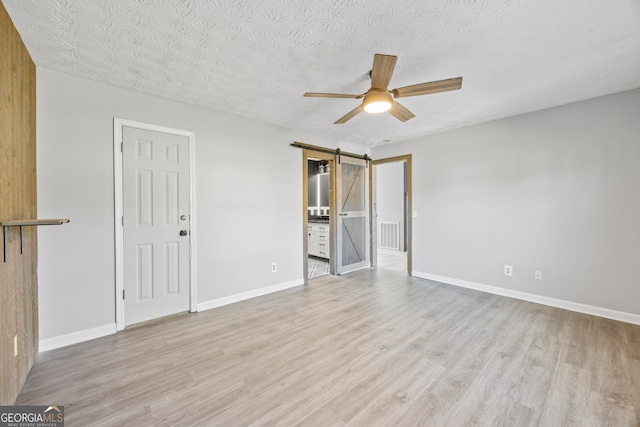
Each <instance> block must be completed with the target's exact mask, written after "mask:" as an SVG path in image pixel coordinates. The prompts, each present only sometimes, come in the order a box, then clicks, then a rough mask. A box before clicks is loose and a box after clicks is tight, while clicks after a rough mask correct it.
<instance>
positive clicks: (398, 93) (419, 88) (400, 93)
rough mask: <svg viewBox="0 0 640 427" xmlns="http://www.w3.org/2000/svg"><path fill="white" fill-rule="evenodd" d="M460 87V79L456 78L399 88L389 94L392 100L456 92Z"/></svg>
mask: <svg viewBox="0 0 640 427" xmlns="http://www.w3.org/2000/svg"><path fill="white" fill-rule="evenodd" d="M461 87H462V77H456V78H455V79H446V80H438V81H435V82H429V83H420V84H417V85H411V86H404V87H399V88H397V89H393V90H392V91H391V92H393V97H394V98H402V97H405V96H418V95H428V94H430V93H438V92H447V91H450V90H458V89H460V88H461Z"/></svg>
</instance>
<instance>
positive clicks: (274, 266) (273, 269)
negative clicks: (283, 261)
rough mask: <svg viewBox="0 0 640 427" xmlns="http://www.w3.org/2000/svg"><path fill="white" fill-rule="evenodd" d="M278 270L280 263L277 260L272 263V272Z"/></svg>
mask: <svg viewBox="0 0 640 427" xmlns="http://www.w3.org/2000/svg"><path fill="white" fill-rule="evenodd" d="M276 271H278V263H277V262H272V263H271V272H272V273H275V272H276Z"/></svg>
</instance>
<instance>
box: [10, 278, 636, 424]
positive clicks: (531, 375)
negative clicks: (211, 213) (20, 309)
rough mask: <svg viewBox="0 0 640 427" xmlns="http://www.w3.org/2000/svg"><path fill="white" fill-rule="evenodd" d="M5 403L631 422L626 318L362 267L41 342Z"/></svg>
mask: <svg viewBox="0 0 640 427" xmlns="http://www.w3.org/2000/svg"><path fill="white" fill-rule="evenodd" d="M16 404H19V405H30V404H38V405H49V404H58V405H65V415H66V421H67V424H66V425H67V426H94V425H101V426H102V425H104V426H152V425H157V426H190V425H194V426H246V425H253V426H265V425H278V426H296V425H300V426H343V425H347V426H414V425H420V426H454V427H455V426H474V425H475V426H571V425H576V426H599V427H600V426H616V427H618V426H638V425H639V423H640V326H634V325H630V324H625V323H621V322H616V321H612V320H607V319H602V318H598V317H593V316H588V315H584V314H578V313H573V312H570V311H564V310H560V309H555V308H551V307H546V306H542V305H537V304H532V303H528V302H523V301H519V300H515V299H509V298H505V297H500V296H495V295H490V294H484V293H480V292H476V291H472V290H468V289H462V288H457V287H453V286H449V285H443V284H438V283H435V282H430V281H427V280H422V279H416V278H411V277H407V276H406V275H405V274H402V273H399V272H396V271H393V270H389V269H382V268H379V269H366V270H361V271H358V272H355V273H351V274H348V275H345V276H342V277H335V276H323V277H320V278H317V279H314V280H312V281H310V283H309V285H307V286H300V287H297V288H293V289H289V290H286V291H282V292H278V293H275V294H270V295H266V296H263V297H259V298H254V299H251V300H248V301H244V302H240V303H236V304H232V305H228V306H225V307H220V308H216V309H213V310H209V311H205V312H201V313H197V314H185V315H180V316H175V317H172V318H168V319H164V320H162V321H158V322H155V323H152V324H148V325H145V326H141V327H136V328H132V329H130V330H126V331H123V332H120V333H118V334H116V335H112V336H108V337H104V338H100V339H97V340H93V341H90V342H86V343H82V344H78V345H74V346H70V347H66V348H63V349H58V350H53V351H49V352H47V353H43V354H41V355H40V357H39V360H38V361H37V363H36V364H35V366H34V368H33V370H32V372H31V374H30V375H29V377H28V379H27V382H26V384H25V386H24V389H23V390H22V392H21V394H20V395H19V397H18V399H17V402H16Z"/></svg>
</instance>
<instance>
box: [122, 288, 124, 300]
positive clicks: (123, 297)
mask: <svg viewBox="0 0 640 427" xmlns="http://www.w3.org/2000/svg"><path fill="white" fill-rule="evenodd" d="M122 299H124V289H123V290H122Z"/></svg>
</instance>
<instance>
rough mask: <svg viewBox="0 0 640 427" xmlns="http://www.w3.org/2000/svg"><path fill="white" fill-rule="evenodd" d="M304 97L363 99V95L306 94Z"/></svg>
mask: <svg viewBox="0 0 640 427" xmlns="http://www.w3.org/2000/svg"><path fill="white" fill-rule="evenodd" d="M303 96H306V97H310V98H356V99H357V98H362V96H363V95H353V94H348V93H319V92H305V94H304V95H303Z"/></svg>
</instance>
